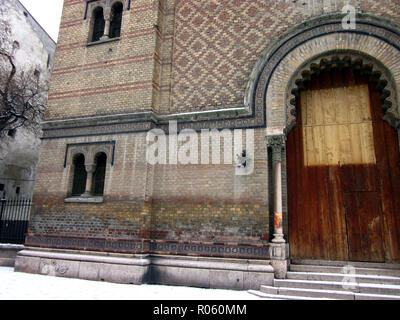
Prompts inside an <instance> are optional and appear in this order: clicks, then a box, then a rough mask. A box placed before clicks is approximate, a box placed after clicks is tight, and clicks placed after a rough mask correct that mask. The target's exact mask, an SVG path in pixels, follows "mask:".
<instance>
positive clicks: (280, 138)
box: [266, 134, 287, 278]
mask: <svg viewBox="0 0 400 320" xmlns="http://www.w3.org/2000/svg"><path fill="white" fill-rule="evenodd" d="M266 139H267V146H268V148H270V149H271V151H272V166H273V175H274V185H273V188H274V195H275V196H274V233H273V239H272V240H271V243H270V257H271V265H272V266H273V267H274V270H275V277H276V278H285V277H286V272H287V259H286V241H285V239H284V237H283V215H282V208H283V205H282V150H284V149H285V147H286V136H285V135H284V134H280V135H272V136H267V137H266Z"/></svg>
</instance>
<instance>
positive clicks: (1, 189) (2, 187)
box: [0, 183, 4, 191]
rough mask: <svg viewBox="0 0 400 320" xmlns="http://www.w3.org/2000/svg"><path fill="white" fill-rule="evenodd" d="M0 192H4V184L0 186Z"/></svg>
mask: <svg viewBox="0 0 400 320" xmlns="http://www.w3.org/2000/svg"><path fill="white" fill-rule="evenodd" d="M0 191H4V184H2V183H1V184H0Z"/></svg>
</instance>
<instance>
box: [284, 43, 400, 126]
mask: <svg viewBox="0 0 400 320" xmlns="http://www.w3.org/2000/svg"><path fill="white" fill-rule="evenodd" d="M343 67H349V68H351V69H357V70H359V71H360V72H361V73H362V74H363V75H365V76H366V77H367V78H368V80H370V81H374V82H376V89H377V90H378V91H379V92H380V94H381V98H382V101H383V102H382V108H383V110H384V112H385V116H384V119H385V120H386V121H387V122H388V123H389V124H390V125H391V126H392V127H394V128H395V129H398V128H399V125H400V115H399V110H398V108H397V107H398V106H399V103H398V101H399V99H398V94H397V88H396V86H395V85H396V81H395V79H394V78H393V75H392V74H391V72H390V71H389V70H388V69H387V68H386V67H385V65H383V64H382V63H381V62H380V61H378V60H376V59H375V58H373V57H371V56H369V55H367V54H363V53H361V52H357V51H354V50H333V51H331V52H325V53H323V54H320V55H317V56H315V57H313V58H311V59H310V60H308V61H306V62H304V63H303V64H302V65H301V66H300V67H299V69H298V70H297V71H296V72H295V73H294V74H293V76H292V78H291V80H290V81H289V83H288V86H287V89H286V91H285V92H286V96H285V105H286V134H288V133H289V132H290V130H291V129H292V128H293V127H294V126H295V125H296V100H297V98H298V95H299V91H300V90H301V89H302V88H303V87H304V82H306V81H308V80H309V79H310V78H311V76H312V75H314V74H319V73H320V71H321V70H323V69H327V68H343Z"/></svg>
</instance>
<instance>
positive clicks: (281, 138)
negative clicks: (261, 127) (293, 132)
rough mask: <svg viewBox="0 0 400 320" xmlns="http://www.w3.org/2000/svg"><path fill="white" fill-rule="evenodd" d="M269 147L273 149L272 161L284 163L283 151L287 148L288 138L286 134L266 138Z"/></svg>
mask: <svg viewBox="0 0 400 320" xmlns="http://www.w3.org/2000/svg"><path fill="white" fill-rule="evenodd" d="M265 139H266V140H267V147H268V148H271V149H272V161H273V162H274V163H276V162H282V149H285V148H286V136H285V135H284V134H278V135H271V136H266V137H265Z"/></svg>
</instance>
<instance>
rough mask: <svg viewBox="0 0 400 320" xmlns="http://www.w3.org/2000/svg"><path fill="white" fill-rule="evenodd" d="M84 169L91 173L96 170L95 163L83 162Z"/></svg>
mask: <svg viewBox="0 0 400 320" xmlns="http://www.w3.org/2000/svg"><path fill="white" fill-rule="evenodd" d="M85 169H86V172H87V173H93V172H95V170H96V165H95V164H93V163H92V164H85Z"/></svg>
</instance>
